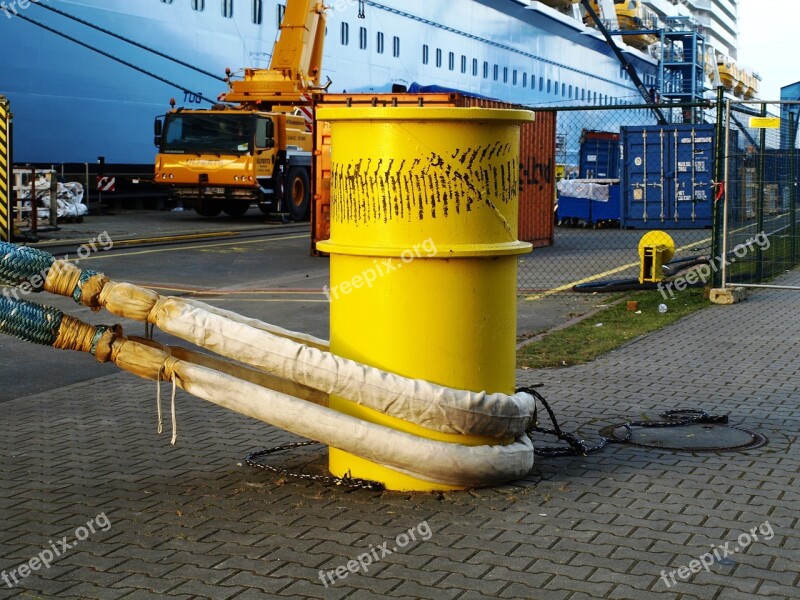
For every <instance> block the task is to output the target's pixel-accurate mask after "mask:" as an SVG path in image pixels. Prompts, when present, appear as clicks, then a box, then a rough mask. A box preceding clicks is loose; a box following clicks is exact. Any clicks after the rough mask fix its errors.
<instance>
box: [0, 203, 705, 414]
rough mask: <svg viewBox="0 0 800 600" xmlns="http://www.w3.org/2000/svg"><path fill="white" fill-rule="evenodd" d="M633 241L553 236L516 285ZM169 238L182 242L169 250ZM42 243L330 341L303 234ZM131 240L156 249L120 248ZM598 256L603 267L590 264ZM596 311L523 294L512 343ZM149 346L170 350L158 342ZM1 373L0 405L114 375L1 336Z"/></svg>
mask: <svg viewBox="0 0 800 600" xmlns="http://www.w3.org/2000/svg"><path fill="white" fill-rule="evenodd" d="M613 233H616V235H613ZM198 234H200V237H191V238H189V239H188V240H187V239H186V238H185V237H183V236H195V235H198ZM640 235H641V234H638V233H636V232H620V231H617V232H608V231H576V230H566V231H564V230H559V231H558V238H557V244H556V246H555V247H553V248H544V249H539V250H536V251H535V252H534V253H533V254H531V255H528V256H526V257H524V258H523V259H522V261H521V266H520V281H523V277H524V276H526V274H530V273H531V272H535V273H536V275H537V277H539V278H540V280H541V281H542V282H543V283H542V285H543V286H545V289H546V288H547V286H550V287H555V286H557V285H562V284H568V283H569V282H571V281H574V280H576V279H579V278H582V277H586V276H587V275H592V274H598V273H603V272H604V271H605V270H608V269H609V268H613V267H617V266H619V265H624V264H625V263H626V262H630V261H631V254H632V253H631V248H630V246H631V245H633V247H634V248H635V243H636V240H637V239H638V237H639V236H640ZM704 235H706V232H702V231H698V232H692V234H691V238H692V239H693V240H697V239H702V236H704ZM175 236H179V237H180V241H181V243H167V241H168V240H169V239H170V238H174V237H175ZM202 236H205V237H202ZM50 237H52V238H53V239H51V240H49V241H46V242H45V243H43V244H42V246H43V247H44V248H45V249H48V248H49V249H50V250H52V251H53V252H54V253H55V252H56V250H58V251H59V252H61V253H67V252H69V253H71V256H72V257H75V248H76V247H77V245H78V244H80V243H87V242H89V241H90V240H100V241H99V242H96V244H95V246H96V249H97V251H96V252H91V253H90V254H89V255H88V256H86V257H85V258H83V259H82V260H80V266H81V267H82V268H86V269H93V270H96V271H102V272H104V273H106V274H107V275H108V276H109V277H111V278H112V279H113V280H115V281H124V282H130V283H133V284H137V285H141V286H144V287H148V288H152V289H155V290H156V291H158V292H159V293H161V294H163V295H174V296H189V297H193V298H196V299H199V300H202V301H204V302H207V303H209V304H212V305H214V306H218V307H221V308H224V309H227V310H232V311H235V312H238V313H240V314H243V315H246V316H249V317H253V318H257V319H260V320H263V321H267V322H269V323H274V324H276V325H280V326H281V327H285V328H287V329H291V330H295V331H302V332H306V333H309V334H312V335H315V336H318V337H322V338H325V339H327V338H328V337H329V331H328V303H327V299H326V297H325V295H324V294H323V286H325V285H326V284H327V283H328V275H329V259H327V258H315V257H311V256H310V255H309V252H308V249H309V233H308V226H307V225H300V226H299V225H297V224H289V225H281V224H276V223H274V222H272V223H265V220H264V217H263V215H261V214H260V213H258V212H257V211H255V210H251V211H250V213H248V215H246V216H244V217H242V218H238V219H230V218H222V217H220V218H218V219H203V218H199V217H197V216H196V215H194V214H193V213H164V212H154V211H150V212H148V211H139V212H130V213H124V214H120V215H112V216H92V217H89V218H87V219H86V220H85V222H84V223H80V224H71V225H64V226H63V228H62V230H61V231H59V232H57V233H53V234H51V236H50ZM137 238H138V239H147V240H154V239H155V240H161V241H159V242H157V243H152V242H151V243H149V244H144V245H136V244H126V243H123V241H124V240H134V239H137ZM164 238H167V241H165V240H164ZM107 239H110V240H113V241H115V242H116V243H115V245H114V246H113V248H111V249H106V248H107V246H106V245H104V244H102V243H101V242H102V241H104V240H107ZM592 248H594V250H592ZM601 256H602V258H603V262H598V261H599V260H600V257H601ZM634 256H635V255H634ZM589 258H593V259H594V260H589ZM634 259H635V258H634ZM0 292H2V290H0ZM29 299H30V300H32V301H34V302H38V303H43V304H50V305H52V306H55V307H57V308H59V309H61V310H63V311H65V312H68V313H69V314H71V315H73V316H76V317H78V318H80V319H82V320H85V321H88V322H91V323H95V324H97V323H108V324H113V323H117V322H120V319H118V318H117V317H114V316H113V315H110V314H109V313H107V312H105V311H103V312H101V313H97V314H95V313H92V312H91V311H90V310H88V309H86V308H83V307H80V306H78V305H76V304H74V303H73V302H71V301H70V300H68V299H66V298H60V297H55V296H52V295H50V294H40V295H33V296H31V297H30V298H29ZM604 302H605V299H604V298H603V297H602V296H583V297H581V296H575V295H569V294H567V295H565V294H553V295H545V296H541V295H528V296H525V295H522V296H520V297H519V299H518V303H517V313H518V319H517V321H518V327H517V333H518V336H520V337H521V338H522V337H526V336H529V335H531V334H535V333H539V332H542V331H546V330H548V329H550V328H552V327H554V326H555V325H558V324H561V323H563V322H565V321H568V320H570V319H573V318H575V317H576V316H578V315H582V314H585V313H586V312H588V311H590V310H592V309H593V308H595V307H597V306H598V305H602V304H603V303H604ZM498 310H507V308H506V307H498ZM121 322H122V325H123V327H124V328H125V331H126V332H129V333H132V334H133V335H142V334H143V332H144V326H143V325H142V324H141V323H134V322H125V321H124V320H123V321H121ZM156 339H160V340H163V341H170V342H172V343H176V340H168V339H167V338H166V337H165V336H163V335H159V334H157V335H156ZM0 367H1V370H0V401H3V400H8V399H12V398H19V397H22V396H26V395H29V394H33V393H37V392H42V391H46V390H50V389H54V388H57V387H61V386H66V385H69V384H71V383H76V382H79V381H85V380H88V379H93V378H95V377H100V376H103V375H107V374H110V373H113V372H114V370H115V367H112V366H109V365H101V364H97V363H95V362H94V361H93V360H92V359H91V358H90V357H87V356H82V355H76V354H74V353H68V352H64V351H57V350H53V349H49V348H41V347H36V346H33V345H31V344H27V343H23V342H18V341H15V340H13V339H10V338H8V337H5V336H0Z"/></svg>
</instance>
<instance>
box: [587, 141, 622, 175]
mask: <svg viewBox="0 0 800 600" xmlns="http://www.w3.org/2000/svg"><path fill="white" fill-rule="evenodd" d="M578 179H619V134H618V133H612V132H608V131H584V132H583V134H582V135H581V151H580V163H579V164H578Z"/></svg>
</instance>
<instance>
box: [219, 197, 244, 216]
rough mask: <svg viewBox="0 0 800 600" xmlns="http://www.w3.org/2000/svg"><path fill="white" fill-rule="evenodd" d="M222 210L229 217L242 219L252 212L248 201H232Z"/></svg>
mask: <svg viewBox="0 0 800 600" xmlns="http://www.w3.org/2000/svg"><path fill="white" fill-rule="evenodd" d="M222 210H223V211H224V212H225V214H226V215H228V216H231V217H241V216H242V215H243V214H244V213H246V212H247V211H248V210H250V202H249V201H248V200H231V201H229V202H227V203H226V204H225V206H223V207H222Z"/></svg>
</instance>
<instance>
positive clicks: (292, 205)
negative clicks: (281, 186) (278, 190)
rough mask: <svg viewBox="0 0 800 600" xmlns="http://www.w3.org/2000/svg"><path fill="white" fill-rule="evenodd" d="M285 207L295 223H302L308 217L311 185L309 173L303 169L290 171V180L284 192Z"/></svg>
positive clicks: (294, 168)
mask: <svg viewBox="0 0 800 600" xmlns="http://www.w3.org/2000/svg"><path fill="white" fill-rule="evenodd" d="M283 199H284V207H288V209H289V214H290V215H291V216H292V219H294V220H295V221H302V220H304V219H306V218H307V216H308V205H309V204H310V203H311V185H310V182H309V177H308V171H307V170H306V169H304V168H302V167H292V168H291V169H289V178H288V180H287V184H286V189H285V191H284V198H283Z"/></svg>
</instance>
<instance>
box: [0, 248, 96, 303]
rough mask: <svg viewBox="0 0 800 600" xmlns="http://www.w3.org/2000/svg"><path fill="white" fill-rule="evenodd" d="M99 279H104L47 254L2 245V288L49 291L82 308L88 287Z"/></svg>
mask: <svg viewBox="0 0 800 600" xmlns="http://www.w3.org/2000/svg"><path fill="white" fill-rule="evenodd" d="M96 277H97V278H99V279H102V275H101V274H100V273H97V272H96V271H89V270H82V269H80V268H78V267H76V266H75V265H73V264H72V263H70V262H67V261H65V260H56V259H55V257H53V255H52V254H50V253H48V252H44V251H43V250H38V249H36V248H29V247H27V246H17V245H16V244H10V243H8V242H0V284H2V285H7V286H11V287H20V286H23V285H25V284H27V285H29V286H30V287H31V289H32V290H33V291H36V292H39V291H41V290H42V289H45V290H47V291H48V292H51V293H53V294H57V295H59V296H66V297H67V298H72V299H73V300H75V302H77V303H78V304H81V303H82V300H83V290H84V287H85V286H86V285H87V284H88V283H89V282H90V280H92V279H94V278H96ZM92 308H94V306H93V307H92Z"/></svg>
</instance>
